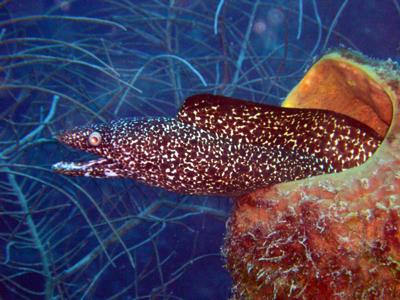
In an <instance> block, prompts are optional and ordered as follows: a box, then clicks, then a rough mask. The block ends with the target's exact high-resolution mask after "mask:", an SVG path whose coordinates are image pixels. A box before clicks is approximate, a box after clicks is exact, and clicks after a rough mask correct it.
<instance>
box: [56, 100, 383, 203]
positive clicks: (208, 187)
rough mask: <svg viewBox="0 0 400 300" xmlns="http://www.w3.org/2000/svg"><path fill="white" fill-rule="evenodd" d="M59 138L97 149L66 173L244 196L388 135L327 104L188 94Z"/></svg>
mask: <svg viewBox="0 0 400 300" xmlns="http://www.w3.org/2000/svg"><path fill="white" fill-rule="evenodd" d="M57 138H58V140H59V141H60V142H62V143H64V144H66V145H68V146H71V147H73V148H76V149H79V150H83V151H86V152H89V153H94V154H97V155H98V156H100V158H99V159H95V160H90V161H88V162H59V163H57V164H55V165H53V169H54V170H55V171H56V172H58V173H62V174H66V175H73V176H90V177H125V178H132V179H135V180H138V181H141V182H144V183H147V184H149V185H153V186H157V187H162V188H164V189H167V190H170V191H174V192H178V193H184V194H194V195H223V196H238V195H242V194H245V193H248V192H251V191H254V190H256V189H259V188H262V187H266V186H271V185H274V184H277V183H281V182H286V181H294V180H298V179H302V178H306V177H310V176H316V175H321V174H326V173H334V172H339V171H342V170H344V169H348V168H352V167H355V166H358V165H360V164H362V163H363V162H365V161H366V160H367V159H368V158H369V157H370V156H371V155H372V154H373V152H374V151H375V150H376V149H377V147H378V146H379V144H380V143H381V141H382V138H381V137H380V136H379V135H378V134H377V133H376V132H375V131H374V130H372V129H371V128H369V127H367V126H366V125H363V124H362V123H360V122H358V121H356V120H354V119H352V118H349V117H347V116H344V115H341V114H338V113H334V112H331V111H326V110H316V109H293V108H282V107H275V106H270V105H263V104H258V103H253V102H249V101H244V100H238V99H233V98H228V97H223V96H216V95H209V94H201V95H195V96H192V97H189V98H188V99H187V100H186V101H185V103H184V104H183V106H182V107H181V109H180V111H179V113H178V116H177V117H176V118H142V119H139V118H136V119H123V120H117V121H112V122H110V123H104V124H94V125H90V126H88V127H79V128H75V129H71V130H67V131H64V132H62V133H61V134H60V135H58V137H57Z"/></svg>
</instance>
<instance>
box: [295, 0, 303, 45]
mask: <svg viewBox="0 0 400 300" xmlns="http://www.w3.org/2000/svg"><path fill="white" fill-rule="evenodd" d="M302 30H303V0H299V21H298V27H297V36H296V39H298V40H299V39H300V37H301V32H302Z"/></svg>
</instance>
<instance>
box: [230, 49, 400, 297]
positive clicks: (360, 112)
mask: <svg viewBox="0 0 400 300" xmlns="http://www.w3.org/2000/svg"><path fill="white" fill-rule="evenodd" d="M398 70H399V68H398V66H397V65H396V64H395V63H394V62H392V61H391V60H388V61H384V62H383V61H377V60H371V59H368V58H366V57H364V56H363V55H361V54H360V53H356V52H354V51H350V50H343V49H342V50H335V51H332V52H330V53H328V54H326V55H324V56H323V57H322V58H321V59H320V60H319V61H317V62H316V63H315V64H314V65H313V66H312V67H311V68H310V69H309V71H308V72H307V73H306V75H305V76H304V78H303V79H302V80H301V81H300V83H299V84H298V85H297V86H296V87H295V88H294V89H293V91H292V92H291V93H290V94H289V95H288V97H287V99H286V100H285V101H284V103H283V106H286V107H304V108H320V109H329V110H334V111H337V112H340V113H343V114H346V115H349V116H351V117H353V118H355V119H358V120H359V121H361V122H364V123H365V124H367V125H369V126H370V127H372V128H374V129H375V130H376V131H377V132H378V133H379V134H381V135H382V136H384V141H383V143H382V145H381V146H380V147H379V149H378V150H377V151H376V152H375V153H374V155H373V156H372V157H371V158H370V159H369V160H368V161H367V162H366V163H364V164H363V165H361V166H359V167H356V168H353V169H349V170H346V171H343V172H341V173H337V174H328V175H322V176H316V177H312V178H308V179H304V180H299V181H295V182H288V183H282V184H278V185H275V186H273V187H269V188H265V189H261V190H257V191H255V192H253V193H250V194H246V195H244V196H241V197H239V198H237V199H235V207H234V211H233V214H232V216H231V218H230V220H229V221H228V233H227V236H226V239H225V245H224V250H223V251H224V254H225V256H226V266H227V268H228V270H229V271H230V273H231V275H232V278H233V281H234V287H233V295H232V296H233V299H399V298H400V231H399V229H400V115H399V110H398V105H399V101H400V73H399V71H398Z"/></svg>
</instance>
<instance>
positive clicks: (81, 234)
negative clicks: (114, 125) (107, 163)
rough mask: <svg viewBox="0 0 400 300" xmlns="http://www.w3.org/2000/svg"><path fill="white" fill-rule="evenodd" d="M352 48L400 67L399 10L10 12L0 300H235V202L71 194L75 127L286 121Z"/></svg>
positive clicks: (104, 188) (369, 5) (46, 8)
mask: <svg viewBox="0 0 400 300" xmlns="http://www.w3.org/2000/svg"><path fill="white" fill-rule="evenodd" d="M335 47H348V48H352V49H355V50H358V51H361V52H362V53H364V54H366V55H368V56H370V57H372V58H379V59H388V58H391V59H392V60H394V61H400V1H398V0H380V1H378V0H376V1H372V0H366V1H364V0H348V1H339V0H332V1H330V0H319V1H318V0H303V1H301V0H289V1H267V0H264V1H256V0H252V1H244V0H237V1H222V0H219V1H218V0H216V1H208V0H206V1H196V0H175V1H173V0H171V1H133V0H119V1H117V0H115V1H113V0H110V1H106V0H105V1H94V0H86V1H85V0H77V1H63V0H55V1H28V0H15V1H12V0H3V1H2V2H0V107H1V109H0V134H1V138H0V299H228V298H229V296H230V288H231V280H230V276H229V274H228V272H227V271H226V270H225V269H224V257H223V255H222V253H221V250H220V249H221V246H222V245H223V239H224V233H225V228H226V226H225V223H226V222H227V220H228V217H229V213H230V210H231V207H232V202H231V201H230V200H229V199H227V198H222V197H218V198H216V197H194V196H184V195H177V194H174V193H171V192H167V191H164V190H161V189H157V188H151V187H148V186H145V185H143V184H140V183H138V182H135V181H132V180H126V179H91V178H77V177H74V178H68V177H65V176H61V175H58V174H55V173H53V172H52V171H51V165H52V164H53V163H55V162H57V161H59V160H77V159H82V160H84V159H87V157H88V155H87V154H83V153H80V152H76V151H73V150H71V149H68V148H66V147H64V146H62V145H60V144H59V143H58V142H57V141H56V140H55V139H54V135H55V134H56V133H57V132H59V131H60V130H63V129H68V128H71V127H73V126H76V125H85V124H89V123H96V122H102V121H106V120H113V119H118V118H124V117H134V116H174V115H176V113H177V111H178V109H179V107H180V105H181V104H182V103H183V101H184V99H185V98H186V97H188V96H190V95H193V94H196V93H204V92H207V93H215V94H223V95H226V96H234V97H236V98H243V99H247V100H252V101H257V102H262V103H269V104H276V105H279V104H280V103H281V101H282V100H283V99H284V98H285V96H286V95H287V94H288V92H289V91H290V90H291V89H292V88H293V87H294V86H295V85H296V83H298V81H299V80H300V79H301V78H302V77H303V75H304V72H305V70H306V69H307V68H308V67H309V66H310V65H311V64H312V62H313V61H314V60H315V59H317V58H318V57H319V56H320V55H322V54H323V53H324V52H325V51H326V50H328V49H329V48H335Z"/></svg>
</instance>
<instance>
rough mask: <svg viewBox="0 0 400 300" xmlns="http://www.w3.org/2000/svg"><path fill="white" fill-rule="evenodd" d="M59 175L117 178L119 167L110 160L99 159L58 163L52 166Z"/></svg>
mask: <svg viewBox="0 0 400 300" xmlns="http://www.w3.org/2000/svg"><path fill="white" fill-rule="evenodd" d="M52 169H53V170H54V171H55V172H57V173H60V174H64V175H69V176H90V177H99V178H103V177H117V176H119V174H118V171H119V170H121V169H122V168H121V166H119V164H118V163H116V162H114V161H113V160H111V159H107V158H99V159H93V160H90V161H87V162H65V161H60V162H58V163H56V164H54V165H53V166H52Z"/></svg>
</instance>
